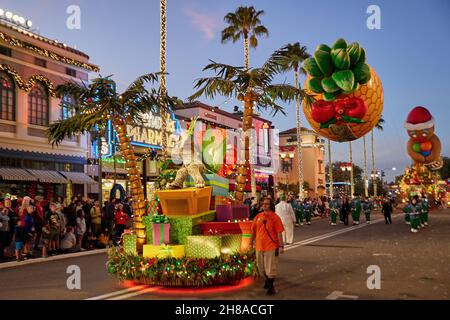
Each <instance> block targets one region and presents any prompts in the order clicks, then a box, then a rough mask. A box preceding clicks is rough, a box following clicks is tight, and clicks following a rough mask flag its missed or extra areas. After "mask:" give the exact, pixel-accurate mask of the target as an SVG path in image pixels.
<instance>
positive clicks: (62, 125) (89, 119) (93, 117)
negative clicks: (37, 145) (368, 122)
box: [47, 112, 106, 145]
mask: <svg viewBox="0 0 450 320" xmlns="http://www.w3.org/2000/svg"><path fill="white" fill-rule="evenodd" d="M101 119H102V118H101V117H100V118H99V116H98V114H97V113H91V114H85V113H81V112H79V113H77V114H75V115H74V116H72V117H69V118H67V119H64V120H59V121H56V122H52V123H51V124H50V125H49V127H48V128H47V138H48V141H49V142H50V143H51V144H52V145H58V144H60V143H61V142H62V141H63V140H64V139H66V138H71V137H74V136H77V135H80V134H84V133H86V132H89V131H91V130H92V129H94V127H95V126H96V125H97V124H99V121H102V120H101ZM104 122H106V121H104Z"/></svg>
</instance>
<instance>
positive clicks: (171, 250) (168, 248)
mask: <svg viewBox="0 0 450 320" xmlns="http://www.w3.org/2000/svg"><path fill="white" fill-rule="evenodd" d="M184 249H185V247H184V245H173V244H168V245H154V244H144V249H143V253H142V256H143V257H144V258H168V257H172V258H183V257H184Z"/></svg>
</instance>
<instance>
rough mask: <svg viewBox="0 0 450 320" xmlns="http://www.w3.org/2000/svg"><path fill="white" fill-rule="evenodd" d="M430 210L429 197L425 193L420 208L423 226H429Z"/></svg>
mask: <svg viewBox="0 0 450 320" xmlns="http://www.w3.org/2000/svg"><path fill="white" fill-rule="evenodd" d="M428 212H429V205H428V199H427V197H426V196H424V195H423V196H422V201H421V210H420V224H421V226H422V228H423V227H425V226H428Z"/></svg>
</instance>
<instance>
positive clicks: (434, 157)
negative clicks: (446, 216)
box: [399, 106, 446, 205]
mask: <svg viewBox="0 0 450 320" xmlns="http://www.w3.org/2000/svg"><path fill="white" fill-rule="evenodd" d="M404 126H405V129H406V131H407V133H408V136H409V140H408V142H407V145H406V151H407V153H408V155H409V156H410V158H411V160H412V161H413V165H412V166H411V167H407V168H406V170H405V174H404V175H403V178H402V180H401V182H400V185H399V187H400V196H401V197H402V199H403V201H404V202H406V201H407V199H409V198H411V197H413V196H416V195H417V196H419V197H420V196H426V197H427V198H428V200H429V203H430V204H431V205H434V204H435V201H439V200H440V199H442V198H444V197H445V196H446V184H442V181H441V177H440V176H439V173H438V172H437V170H439V169H440V168H442V166H443V161H442V157H441V142H440V140H439V138H438V137H437V135H436V134H435V127H434V118H433V116H432V115H431V113H430V111H429V110H428V109H426V108H424V107H421V106H418V107H414V108H413V109H412V110H411V111H410V113H409V114H408V116H407V119H406V122H405V125H404Z"/></svg>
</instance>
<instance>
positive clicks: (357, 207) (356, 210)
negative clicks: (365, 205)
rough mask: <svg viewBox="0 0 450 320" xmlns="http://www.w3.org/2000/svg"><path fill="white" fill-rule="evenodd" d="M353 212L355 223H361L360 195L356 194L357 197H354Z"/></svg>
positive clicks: (351, 206)
mask: <svg viewBox="0 0 450 320" xmlns="http://www.w3.org/2000/svg"><path fill="white" fill-rule="evenodd" d="M350 208H351V212H352V220H353V224H354V225H355V224H356V225H358V224H359V217H360V215H361V210H362V205H361V199H360V198H359V196H357V195H355V198H353V200H352V202H351V205H350Z"/></svg>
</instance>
